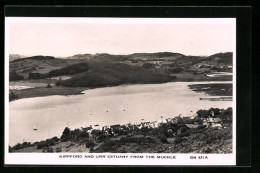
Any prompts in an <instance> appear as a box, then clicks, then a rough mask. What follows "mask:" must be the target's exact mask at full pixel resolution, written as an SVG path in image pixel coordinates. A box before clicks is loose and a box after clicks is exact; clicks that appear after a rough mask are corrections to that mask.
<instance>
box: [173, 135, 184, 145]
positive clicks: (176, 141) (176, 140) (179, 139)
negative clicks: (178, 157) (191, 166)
mask: <svg viewBox="0 0 260 173" xmlns="http://www.w3.org/2000/svg"><path fill="white" fill-rule="evenodd" d="M185 141H187V139H186V138H182V137H176V138H175V140H174V144H175V145H176V144H180V143H182V142H185Z"/></svg>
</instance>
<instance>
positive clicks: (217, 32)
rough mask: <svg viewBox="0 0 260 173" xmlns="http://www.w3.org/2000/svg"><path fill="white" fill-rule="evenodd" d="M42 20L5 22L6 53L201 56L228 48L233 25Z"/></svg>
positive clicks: (232, 34) (230, 48)
mask: <svg viewBox="0 0 260 173" xmlns="http://www.w3.org/2000/svg"><path fill="white" fill-rule="evenodd" d="M17 21H18V22H17ZM48 21H50V20H43V21H42V22H39V21H37V20H35V19H34V20H27V21H25V22H23V21H19V19H17V20H15V21H13V22H9V23H8V30H9V35H8V36H9V37H7V38H8V39H9V44H8V45H9V54H20V55H31V56H32V55H45V56H55V57H66V56H73V55H75V54H86V53H90V54H95V53H109V54H131V53H153V52H175V53H182V54H185V55H203V56H207V55H212V54H215V53H219V52H232V51H233V43H234V42H233V41H234V40H233V39H234V38H233V37H234V33H233V31H234V30H233V29H234V28H233V27H234V26H233V25H232V24H230V23H228V22H224V23H219V22H216V23H214V22H202V23H201V22H196V20H195V22H194V21H193V22H180V23H178V22H177V23H176V22H158V21H159V20H154V21H155V22H148V23H146V22H140V21H139V22H133V20H132V21H131V22H127V21H128V20H127V19H124V22H115V21H113V22H109V19H107V20H105V22H104V20H102V21H103V22H102V21H101V22H100V21H99V20H95V22H88V20H84V21H83V22H82V21H81V22H75V21H73V22H71V21H72V20H66V21H65V22H62V23H61V22H59V21H60V20H56V22H55V21H52V22H51V23H50V22H48ZM92 21H93V20H92ZM120 21H122V20H120ZM149 21H151V20H149ZM161 21H164V20H161ZM184 21H185V20H184ZM7 33H8V32H7Z"/></svg>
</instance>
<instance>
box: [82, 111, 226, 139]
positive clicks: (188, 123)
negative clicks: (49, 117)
mask: <svg viewBox="0 0 260 173" xmlns="http://www.w3.org/2000/svg"><path fill="white" fill-rule="evenodd" d="M167 123H173V124H179V125H180V124H182V126H181V127H182V128H189V129H192V128H198V127H199V126H203V127H204V128H210V127H212V128H214V127H216V128H218V129H221V128H225V126H223V121H222V120H221V118H219V117H216V116H215V113H214V111H210V113H209V114H208V115H206V116H205V117H204V118H198V117H182V116H181V115H179V116H177V117H174V118H166V119H163V117H161V120H158V121H148V122H144V121H143V119H142V122H141V123H139V124H137V123H134V124H131V123H128V124H123V125H120V124H115V125H107V126H99V125H98V124H96V125H94V126H92V125H90V126H88V127H84V128H82V130H83V131H85V132H87V133H88V134H89V136H92V135H91V134H92V131H93V130H100V131H102V132H104V134H105V135H112V136H114V135H118V132H119V131H130V130H138V129H142V128H148V129H155V128H159V127H160V126H161V125H163V124H167ZM168 130H170V131H171V132H172V134H173V136H176V135H180V134H181V133H182V130H181V128H178V129H177V131H173V130H172V129H168Z"/></svg>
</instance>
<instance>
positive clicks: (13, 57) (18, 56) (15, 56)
mask: <svg viewBox="0 0 260 173" xmlns="http://www.w3.org/2000/svg"><path fill="white" fill-rule="evenodd" d="M24 57H25V56H23V55H19V54H10V55H9V61H14V60H16V59H20V58H24Z"/></svg>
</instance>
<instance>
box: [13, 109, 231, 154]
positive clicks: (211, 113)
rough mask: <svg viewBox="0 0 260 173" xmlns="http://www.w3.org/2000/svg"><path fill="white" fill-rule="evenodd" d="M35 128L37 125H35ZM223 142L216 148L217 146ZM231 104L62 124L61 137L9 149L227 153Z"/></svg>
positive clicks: (23, 150)
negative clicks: (149, 117)
mask: <svg viewBox="0 0 260 173" xmlns="http://www.w3.org/2000/svg"><path fill="white" fill-rule="evenodd" d="M35 130H37V129H35ZM222 145H223V146H225V147H224V148H223V149H221V150H219V146H222ZM231 146H232V108H231V107H229V108H227V109H218V108H210V109H208V110H202V109H200V110H198V111H197V112H196V115H194V116H191V117H185V116H182V115H179V116H176V117H173V118H163V116H161V119H160V120H158V121H144V119H141V122H140V123H134V124H131V123H127V124H123V125H120V124H114V125H107V126H99V125H98V124H96V125H93V126H92V125H90V126H87V127H81V129H79V128H77V129H70V128H69V127H65V129H64V131H63V133H62V135H61V136H60V137H57V136H55V137H53V138H49V139H46V140H42V141H39V142H38V141H37V142H34V143H30V142H23V143H18V144H16V145H15V146H13V147H11V146H10V147H9V151H10V152H75V151H78V152H94V153H95V152H97V153H99V152H101V153H102V152H112V153H125V152H129V153H147V152H148V153H150V152H151V153H161V152H165V153H178V152H181V153H186V152H198V153H230V152H232V147H231Z"/></svg>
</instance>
